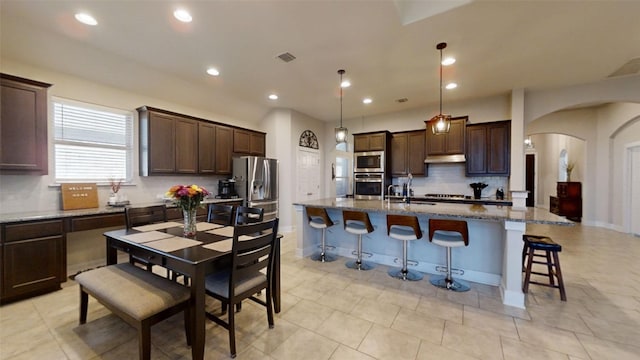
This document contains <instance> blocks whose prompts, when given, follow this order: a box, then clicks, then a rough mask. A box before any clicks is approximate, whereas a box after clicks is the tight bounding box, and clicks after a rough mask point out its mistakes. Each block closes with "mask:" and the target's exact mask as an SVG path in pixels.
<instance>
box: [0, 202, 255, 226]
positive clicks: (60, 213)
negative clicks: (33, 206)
mask: <svg viewBox="0 0 640 360" xmlns="http://www.w3.org/2000/svg"><path fill="white" fill-rule="evenodd" d="M238 200H243V199H240V198H236V199H215V198H210V199H204V201H203V202H202V203H203V204H205V205H206V204H213V203H224V202H230V201H238ZM162 204H165V205H166V206H167V207H175V204H174V203H173V202H171V201H169V202H167V201H156V202H148V203H134V204H130V205H127V207H143V206H152V205H162ZM124 208H125V206H108V205H107V206H102V207H97V208H92V209H79V210H43V211H25V212H15V213H6V214H0V224H4V223H10V222H19V221H32V220H46V219H57V218H67V217H79V216H89V215H103V214H117V213H124Z"/></svg>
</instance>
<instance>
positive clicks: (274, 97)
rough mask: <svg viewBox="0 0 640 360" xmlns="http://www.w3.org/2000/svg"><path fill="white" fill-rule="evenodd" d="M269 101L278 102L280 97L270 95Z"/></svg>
mask: <svg viewBox="0 0 640 360" xmlns="http://www.w3.org/2000/svg"><path fill="white" fill-rule="evenodd" d="M269 100H278V95H276V94H270V95H269Z"/></svg>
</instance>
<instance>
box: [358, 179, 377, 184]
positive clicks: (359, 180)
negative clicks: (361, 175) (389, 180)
mask: <svg viewBox="0 0 640 360" xmlns="http://www.w3.org/2000/svg"><path fill="white" fill-rule="evenodd" d="M355 182H362V183H381V182H382V179H356V180H355Z"/></svg>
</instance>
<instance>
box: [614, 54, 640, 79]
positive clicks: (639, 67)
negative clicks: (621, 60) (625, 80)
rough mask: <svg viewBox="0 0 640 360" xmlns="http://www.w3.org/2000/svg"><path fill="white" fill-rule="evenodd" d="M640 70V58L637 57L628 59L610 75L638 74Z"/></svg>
mask: <svg viewBox="0 0 640 360" xmlns="http://www.w3.org/2000/svg"><path fill="white" fill-rule="evenodd" d="M639 71H640V58H635V59H631V60H629V61H627V63H626V64H624V65H622V66H621V67H620V68H619V69H618V70H616V71H614V72H613V73H611V75H609V77H616V76H624V75H631V74H637V73H638V72H639Z"/></svg>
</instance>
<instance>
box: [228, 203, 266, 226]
mask: <svg viewBox="0 0 640 360" xmlns="http://www.w3.org/2000/svg"><path fill="white" fill-rule="evenodd" d="M263 217H264V209H262V208H257V207H248V206H238V207H236V221H235V224H236V225H246V224H252V223H258V222H262V220H263Z"/></svg>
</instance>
